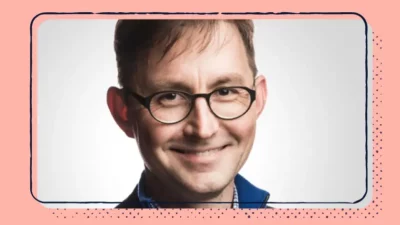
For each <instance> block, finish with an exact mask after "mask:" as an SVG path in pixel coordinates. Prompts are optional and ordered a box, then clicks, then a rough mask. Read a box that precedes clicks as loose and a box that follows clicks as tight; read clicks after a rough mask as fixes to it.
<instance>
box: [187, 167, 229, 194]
mask: <svg viewBox="0 0 400 225" xmlns="http://www.w3.org/2000/svg"><path fill="white" fill-rule="evenodd" d="M230 181H231V176H229V175H227V174H226V173H225V175H223V174H222V173H218V172H208V173H196V174H193V175H191V176H190V177H188V179H185V180H184V182H183V185H184V186H185V187H186V188H187V189H188V190H190V192H193V193H198V194H206V193H217V192H221V191H222V190H224V189H225V187H226V186H227V185H229V183H230Z"/></svg>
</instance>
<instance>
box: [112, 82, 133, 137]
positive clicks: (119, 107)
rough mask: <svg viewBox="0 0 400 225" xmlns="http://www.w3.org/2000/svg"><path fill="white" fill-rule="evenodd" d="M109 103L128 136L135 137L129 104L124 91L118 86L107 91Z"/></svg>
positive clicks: (115, 118)
mask: <svg viewBox="0 0 400 225" xmlns="http://www.w3.org/2000/svg"><path fill="white" fill-rule="evenodd" d="M107 105H108V109H109V110H110V112H111V115H112V116H113V117H114V120H115V122H116V123H117V124H118V126H119V127H120V128H121V130H122V131H124V132H125V134H126V135H127V136H128V137H131V138H135V134H134V132H133V129H132V125H131V122H130V120H129V117H128V106H127V105H126V103H125V101H124V96H123V93H122V91H121V90H120V89H118V88H116V87H110V88H109V89H108V91H107Z"/></svg>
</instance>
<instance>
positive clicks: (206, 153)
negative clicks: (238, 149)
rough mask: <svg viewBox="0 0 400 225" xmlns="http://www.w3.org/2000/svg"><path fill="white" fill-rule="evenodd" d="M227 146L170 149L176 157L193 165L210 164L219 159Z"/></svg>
mask: <svg viewBox="0 0 400 225" xmlns="http://www.w3.org/2000/svg"><path fill="white" fill-rule="evenodd" d="M227 147H228V145H223V146H219V147H208V148H201V149H200V148H186V147H185V148H180V147H179V148H178V147H177V148H170V150H171V151H172V152H174V153H175V154H176V155H178V157H180V158H181V159H183V160H184V161H188V162H190V163H193V164H210V163H213V162H215V161H217V160H218V159H219V158H220V157H221V153H222V152H224V151H225V150H226V149H227Z"/></svg>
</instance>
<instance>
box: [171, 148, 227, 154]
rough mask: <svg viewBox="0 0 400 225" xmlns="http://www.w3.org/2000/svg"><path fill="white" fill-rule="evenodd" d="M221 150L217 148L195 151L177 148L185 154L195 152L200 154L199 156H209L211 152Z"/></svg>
mask: <svg viewBox="0 0 400 225" xmlns="http://www.w3.org/2000/svg"><path fill="white" fill-rule="evenodd" d="M219 150H221V148H216V149H211V150H208V151H203V152H194V151H184V150H177V151H178V152H180V153H184V154H194V155H198V156H208V155H211V154H214V153H215V152H216V151H219Z"/></svg>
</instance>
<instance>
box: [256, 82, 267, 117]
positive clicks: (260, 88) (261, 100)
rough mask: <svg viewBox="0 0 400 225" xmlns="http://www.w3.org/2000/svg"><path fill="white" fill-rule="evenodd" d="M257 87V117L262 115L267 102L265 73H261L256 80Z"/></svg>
mask: <svg viewBox="0 0 400 225" xmlns="http://www.w3.org/2000/svg"><path fill="white" fill-rule="evenodd" d="M255 88H256V111H257V118H258V117H259V116H260V115H261V113H262V111H263V110H264V107H265V103H266V100H267V80H266V79H265V77H264V76H263V75H259V76H258V77H257V78H256V80H255Z"/></svg>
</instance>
